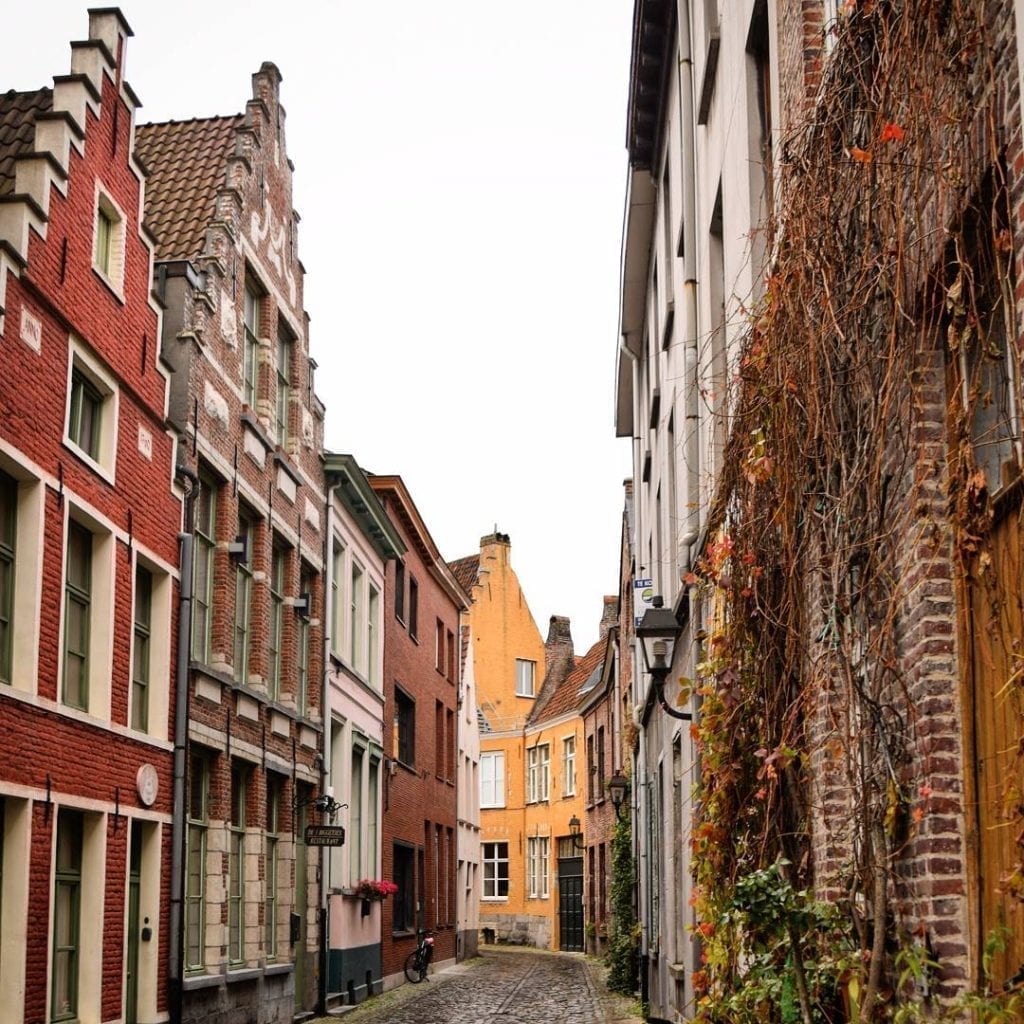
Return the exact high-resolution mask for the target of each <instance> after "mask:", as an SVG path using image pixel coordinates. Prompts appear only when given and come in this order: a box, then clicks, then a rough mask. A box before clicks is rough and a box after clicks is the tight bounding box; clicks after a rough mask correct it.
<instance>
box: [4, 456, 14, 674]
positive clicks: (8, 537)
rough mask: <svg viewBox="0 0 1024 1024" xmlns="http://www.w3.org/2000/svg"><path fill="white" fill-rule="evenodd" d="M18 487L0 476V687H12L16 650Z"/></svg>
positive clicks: (10, 479) (5, 475)
mask: <svg viewBox="0 0 1024 1024" xmlns="http://www.w3.org/2000/svg"><path fill="white" fill-rule="evenodd" d="M17 524H18V483H17V481H16V480H13V479H12V478H11V477H9V476H8V475H7V474H6V473H2V472H0V683H8V684H9V683H10V682H11V679H12V673H11V663H12V660H13V657H12V652H13V649H14V547H15V537H16V535H17V532H18V529H17Z"/></svg>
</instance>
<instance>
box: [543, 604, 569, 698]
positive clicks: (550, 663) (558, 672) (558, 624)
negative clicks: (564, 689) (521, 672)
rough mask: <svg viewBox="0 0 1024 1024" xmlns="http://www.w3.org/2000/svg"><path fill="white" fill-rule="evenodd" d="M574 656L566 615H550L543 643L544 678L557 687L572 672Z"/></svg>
mask: <svg viewBox="0 0 1024 1024" xmlns="http://www.w3.org/2000/svg"><path fill="white" fill-rule="evenodd" d="M575 664H576V654H575V651H574V650H573V646H572V632H571V631H570V629H569V617H568V616H567V615H552V616H551V622H550V624H549V625H548V638H547V640H546V641H545V642H544V676H545V679H550V680H553V681H554V683H555V685H556V686H557V685H558V684H559V683H561V681H562V680H563V679H565V677H566V676H567V675H568V674H569V673H570V672H571V671H572V669H573V667H574V666H575Z"/></svg>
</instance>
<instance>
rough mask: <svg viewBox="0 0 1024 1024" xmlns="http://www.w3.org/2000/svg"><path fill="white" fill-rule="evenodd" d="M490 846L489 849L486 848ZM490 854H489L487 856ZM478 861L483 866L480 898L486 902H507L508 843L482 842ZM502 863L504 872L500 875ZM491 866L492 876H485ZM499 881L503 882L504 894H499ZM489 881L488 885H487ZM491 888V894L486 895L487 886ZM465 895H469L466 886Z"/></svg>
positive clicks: (508, 882) (508, 883)
mask: <svg viewBox="0 0 1024 1024" xmlns="http://www.w3.org/2000/svg"><path fill="white" fill-rule="evenodd" d="M488 847H490V849H488ZM502 847H504V856H502ZM489 854H490V856H489ZM480 863H481V866H482V868H483V883H482V885H481V890H480V892H481V895H480V898H481V900H484V901H486V902H488V903H507V902H508V888H509V885H510V881H509V861H508V843H507V842H505V841H496V842H484V843H481V844H480ZM502 865H504V867H505V874H504V876H502V874H501V867H502ZM489 866H490V867H493V869H494V877H493V878H490V879H489V878H488V877H487V869H488V867H489ZM501 882H504V883H505V895H504V896H502V895H500V892H499V890H500V886H501ZM488 883H490V886H489V885H488ZM489 887H490V888H491V890H492V891H491V894H490V895H488V888H489ZM466 895H467V897H469V895H470V891H469V889H468V888H467V891H466Z"/></svg>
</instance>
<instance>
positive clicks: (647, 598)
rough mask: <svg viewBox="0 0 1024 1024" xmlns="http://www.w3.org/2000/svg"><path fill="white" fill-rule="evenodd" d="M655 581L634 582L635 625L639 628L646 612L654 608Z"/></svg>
mask: <svg viewBox="0 0 1024 1024" xmlns="http://www.w3.org/2000/svg"><path fill="white" fill-rule="evenodd" d="M653 602H654V580H640V579H635V580H633V625H634V626H639V625H640V620H641V619H642V618H643V617H644V612H645V611H647V609H648V608H653V607H654V604H653Z"/></svg>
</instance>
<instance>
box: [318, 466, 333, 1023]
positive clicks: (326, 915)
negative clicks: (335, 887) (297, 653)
mask: <svg viewBox="0 0 1024 1024" xmlns="http://www.w3.org/2000/svg"><path fill="white" fill-rule="evenodd" d="M337 488H338V485H337V484H333V485H331V486H330V487H328V488H327V514H326V516H325V517H324V518H325V521H326V524H327V525H326V527H325V529H324V671H323V692H322V694H321V697H320V700H321V702H322V704H323V708H322V709H321V711H322V713H323V719H324V749H323V757H322V758H321V761H320V793H321V795H322V794H324V793H326V792H327V785H328V780H329V778H330V769H329V766H330V757H331V725H332V721H331V700H330V694H331V622H332V621H333V617H334V602H333V600H332V598H333V596H334V595H333V590H332V586H331V584H332V582H333V581H332V579H331V574H332V573H333V572H334V560H333V558H332V557H331V554H332V544H333V543H334V492H335V491H336V490H337ZM318 856H319V858H320V864H319V868H320V950H319V952H320V977H319V978H318V979H317V994H316V997H317V1013H318V1014H320V1015H321V1016H323V1015H325V1014H326V1013H327V968H328V962H329V957H330V937H331V930H330V904H329V898H330V893H329V887H328V877H327V875H328V872H329V870H330V861H329V859H328V848H326V847H323V846H321V847H319V848H318Z"/></svg>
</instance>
